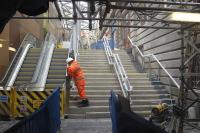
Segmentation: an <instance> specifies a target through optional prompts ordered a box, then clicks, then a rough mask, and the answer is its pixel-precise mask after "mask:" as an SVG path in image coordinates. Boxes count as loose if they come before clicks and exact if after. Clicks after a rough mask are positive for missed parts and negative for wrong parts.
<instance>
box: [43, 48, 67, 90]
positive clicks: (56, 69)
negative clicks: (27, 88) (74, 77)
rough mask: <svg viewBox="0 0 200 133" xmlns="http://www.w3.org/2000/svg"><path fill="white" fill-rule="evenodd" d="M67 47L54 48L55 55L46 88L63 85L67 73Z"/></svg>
mask: <svg viewBox="0 0 200 133" xmlns="http://www.w3.org/2000/svg"><path fill="white" fill-rule="evenodd" d="M66 58H67V49H64V48H62V49H59V48H56V49H54V53H53V57H52V60H51V64H50V68H49V73H48V76H47V81H46V86H45V88H46V89H54V88H55V87H58V86H62V84H63V83H64V81H65V73H66V70H65V69H66V68H65V67H66V62H65V60H66Z"/></svg>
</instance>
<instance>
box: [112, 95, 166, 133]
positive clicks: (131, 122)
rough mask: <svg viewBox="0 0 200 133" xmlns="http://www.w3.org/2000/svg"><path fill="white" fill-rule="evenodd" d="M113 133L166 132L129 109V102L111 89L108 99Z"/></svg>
mask: <svg viewBox="0 0 200 133" xmlns="http://www.w3.org/2000/svg"><path fill="white" fill-rule="evenodd" d="M109 106H110V114H111V120H112V132H113V133H166V132H165V131H164V130H162V129H160V128H159V127H157V126H155V125H154V124H152V123H150V122H149V121H147V120H146V119H144V118H142V117H141V116H138V115H137V114H135V113H134V112H132V111H131V108H130V102H129V100H128V99H126V98H124V97H122V96H121V95H116V94H115V93H114V92H113V91H111V97H110V99H109Z"/></svg>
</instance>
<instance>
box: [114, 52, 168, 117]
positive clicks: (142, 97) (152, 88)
mask: <svg viewBox="0 0 200 133" xmlns="http://www.w3.org/2000/svg"><path fill="white" fill-rule="evenodd" d="M113 52H114V53H116V54H119V57H120V59H121V61H122V64H123V66H124V68H125V71H126V73H127V76H128V78H129V80H130V83H131V85H132V86H133V93H132V95H131V98H132V100H133V101H132V104H131V108H132V110H133V111H134V112H135V113H137V114H139V115H141V116H143V117H148V116H149V115H150V112H151V109H152V107H153V106H154V105H157V104H158V103H159V102H160V101H162V100H164V99H165V100H170V99H169V94H168V91H167V90H166V89H165V88H164V87H163V86H161V85H152V83H151V81H149V78H148V77H147V76H148V75H147V73H140V72H138V71H137V70H136V68H135V67H134V65H133V62H132V61H131V58H130V57H129V55H128V54H127V53H126V51H124V50H116V51H113Z"/></svg>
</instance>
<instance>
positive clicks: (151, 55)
mask: <svg viewBox="0 0 200 133" xmlns="http://www.w3.org/2000/svg"><path fill="white" fill-rule="evenodd" d="M128 39H129V41H130V43H131V44H132V46H133V47H135V48H136V49H137V50H138V52H139V53H140V55H141V57H143V58H145V57H153V59H154V60H155V61H156V62H157V63H158V64H159V66H160V67H161V68H162V69H163V70H164V72H165V73H166V74H167V75H168V76H169V78H170V79H171V80H172V82H173V83H174V84H175V86H176V87H177V88H180V85H179V84H178V83H177V82H176V80H175V79H174V78H173V77H172V76H171V74H170V73H169V72H168V71H167V70H166V69H165V67H164V66H163V65H162V64H161V63H160V61H159V60H158V58H157V57H156V56H155V55H154V54H148V55H144V54H143V53H142V52H141V51H140V49H139V48H138V46H137V45H135V44H133V42H132V40H131V39H130V38H129V37H128Z"/></svg>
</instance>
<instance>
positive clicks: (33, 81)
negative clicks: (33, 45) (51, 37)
mask: <svg viewBox="0 0 200 133" xmlns="http://www.w3.org/2000/svg"><path fill="white" fill-rule="evenodd" d="M47 36H48V33H47V35H46V37H45V42H46V41H47V40H46V39H47ZM45 42H44V45H43V47H42V51H41V53H40V57H39V59H38V62H37V65H36V68H35V71H34V73H33V77H32V79H31V82H30V85H31V84H35V83H37V78H38V75H39V73H40V68H41V65H42V63H43V62H42V61H43V58H44V56H45V53H46V52H47V48H46V47H47V43H45Z"/></svg>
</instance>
